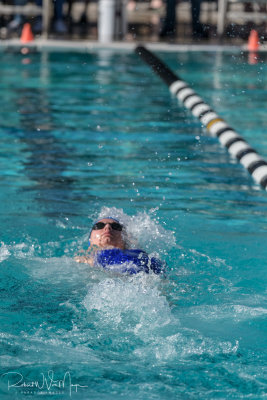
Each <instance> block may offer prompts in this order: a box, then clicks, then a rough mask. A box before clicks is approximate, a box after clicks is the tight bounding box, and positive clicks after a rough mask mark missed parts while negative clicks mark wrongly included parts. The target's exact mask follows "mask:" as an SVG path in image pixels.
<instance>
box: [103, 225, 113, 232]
mask: <svg viewBox="0 0 267 400" xmlns="http://www.w3.org/2000/svg"><path fill="white" fill-rule="evenodd" d="M104 230H106V231H107V230H109V231H112V228H111V226H110V224H107V225H105V228H104Z"/></svg>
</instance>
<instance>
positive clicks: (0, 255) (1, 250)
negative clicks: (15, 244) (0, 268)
mask: <svg viewBox="0 0 267 400" xmlns="http://www.w3.org/2000/svg"><path fill="white" fill-rule="evenodd" d="M9 256H10V251H9V250H8V246H6V245H5V244H4V243H3V242H1V247H0V262H3V261H4V260H6V259H8V257H9Z"/></svg>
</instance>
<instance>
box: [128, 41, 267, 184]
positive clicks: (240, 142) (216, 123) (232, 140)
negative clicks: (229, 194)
mask: <svg viewBox="0 0 267 400" xmlns="http://www.w3.org/2000/svg"><path fill="white" fill-rule="evenodd" d="M135 52H136V53H137V54H138V55H139V56H140V58H141V59H142V60H143V61H145V62H146V63H147V64H148V65H149V66H150V67H151V68H152V69H153V71H154V72H155V73H156V74H157V75H159V77H160V78H161V79H162V80H163V81H164V82H165V83H166V84H167V85H168V87H169V90H170V92H171V93H172V94H173V95H174V96H176V97H177V99H178V100H179V101H180V102H181V103H182V104H183V105H184V106H185V108H187V109H189V110H190V111H191V112H192V114H193V115H194V116H195V117H197V118H198V119H199V120H200V122H201V123H202V124H203V125H204V126H205V127H206V129H207V131H208V132H209V133H210V135H211V136H213V137H217V138H218V140H219V142H220V143H221V144H222V145H223V146H224V147H226V148H227V150H228V152H229V153H230V154H231V155H232V156H234V157H235V158H236V159H237V160H238V161H239V162H240V163H241V164H242V165H243V166H244V167H245V168H246V169H247V171H248V172H249V173H250V174H251V175H252V177H253V179H254V180H255V181H256V182H257V183H258V184H259V185H261V186H262V187H263V188H264V189H265V190H267V162H266V161H265V160H264V159H263V158H262V157H261V156H260V155H259V154H258V153H257V151H256V150H254V149H253V148H252V147H251V146H250V145H249V144H248V143H247V141H246V140H245V139H243V138H242V136H240V134H238V133H237V132H236V131H235V130H234V129H233V128H231V127H230V126H229V125H228V124H227V123H226V122H225V121H224V120H223V119H222V118H220V117H219V115H217V113H216V112H215V111H213V110H212V108H211V107H210V106H209V105H208V104H207V103H205V102H204V100H203V99H202V98H201V97H200V96H199V95H198V94H197V93H196V92H195V91H194V90H193V89H191V88H190V87H189V86H188V84H187V83H186V82H185V81H183V80H182V79H180V78H179V77H178V76H177V75H176V74H174V72H172V71H171V70H170V68H169V67H167V66H166V64H164V63H163V62H162V61H161V60H160V59H159V58H158V57H157V56H155V55H154V54H153V53H151V52H150V51H149V50H148V49H146V48H145V47H143V46H137V47H136V49H135Z"/></svg>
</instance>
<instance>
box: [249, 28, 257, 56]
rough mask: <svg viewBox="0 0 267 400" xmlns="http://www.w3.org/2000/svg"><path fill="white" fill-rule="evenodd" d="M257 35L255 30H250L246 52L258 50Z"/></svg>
mask: <svg viewBox="0 0 267 400" xmlns="http://www.w3.org/2000/svg"><path fill="white" fill-rule="evenodd" d="M259 46H260V43H259V35H258V32H257V31H255V29H252V31H251V32H250V35H249V38H248V50H249V51H257V50H258V49H259Z"/></svg>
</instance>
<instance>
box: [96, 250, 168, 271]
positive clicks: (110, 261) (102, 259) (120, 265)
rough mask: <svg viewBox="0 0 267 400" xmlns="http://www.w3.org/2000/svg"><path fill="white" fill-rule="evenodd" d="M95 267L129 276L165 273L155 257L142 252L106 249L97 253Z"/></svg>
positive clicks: (162, 265) (161, 264)
mask: <svg viewBox="0 0 267 400" xmlns="http://www.w3.org/2000/svg"><path fill="white" fill-rule="evenodd" d="M95 264H96V266H101V267H103V268H105V269H107V270H112V271H116V272H120V273H127V274H130V275H133V274H138V273H139V272H145V273H146V274H149V272H151V271H152V272H154V273H155V274H163V273H164V271H165V267H164V264H163V263H162V262H161V261H160V260H159V259H157V258H155V257H149V256H148V254H147V253H146V252H145V251H143V250H137V249H133V250H128V249H127V250H121V249H117V248H116V249H106V250H101V251H99V252H97V254H96V258H95Z"/></svg>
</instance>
